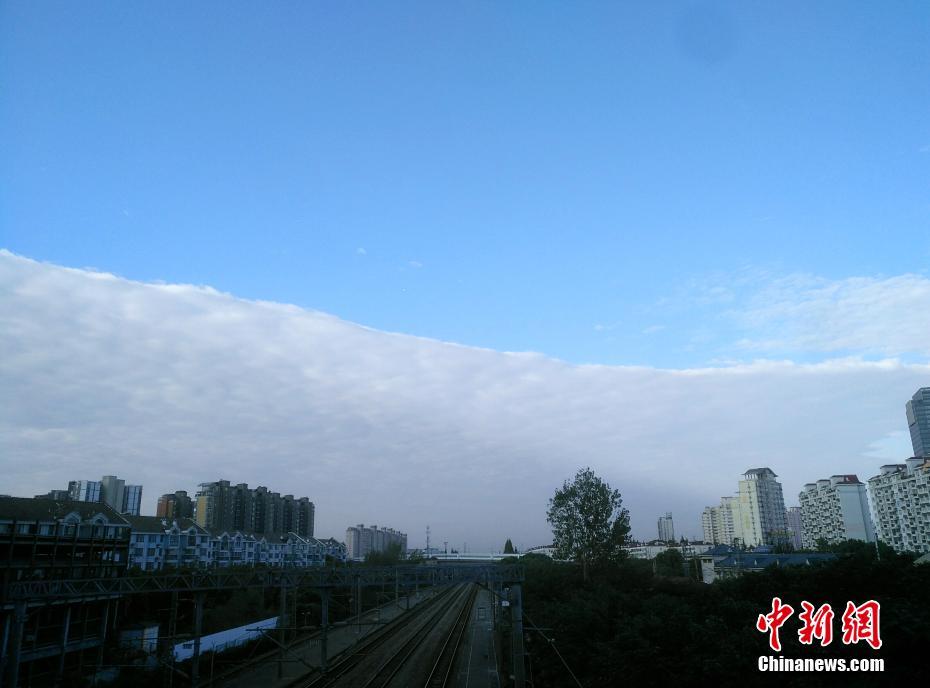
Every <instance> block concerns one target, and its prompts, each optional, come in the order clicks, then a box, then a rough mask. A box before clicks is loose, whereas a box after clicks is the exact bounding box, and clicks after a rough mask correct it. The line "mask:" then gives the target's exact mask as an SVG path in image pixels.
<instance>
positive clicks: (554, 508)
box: [547, 468, 630, 580]
mask: <svg viewBox="0 0 930 688" xmlns="http://www.w3.org/2000/svg"><path fill="white" fill-rule="evenodd" d="M547 519H548V521H549V523H550V524H551V525H552V536H553V545H554V547H555V550H556V556H558V557H559V558H562V559H573V560H575V561H580V562H581V564H582V569H583V572H584V579H585V580H587V579H588V566H589V565H590V564H592V563H596V562H602V561H610V560H616V559H620V558H622V556H623V550H622V549H621V547H622V546H623V545H624V544H625V543H626V542H627V539H628V537H629V533H630V514H629V512H628V511H627V510H626V509H624V508H623V500H622V499H621V497H620V491H619V490H612V489H611V488H610V485H608V484H607V483H605V482H604V481H603V480H601V479H600V478H599V477H598V476H597V475H595V474H594V471H592V470H591V469H590V468H584V469H581V470H579V471H578V472H577V473H576V474H575V478H574V480H572V481H571V482H568V481H567V480H566V481H565V483H564V484H563V485H562V488H561V489H559V490H556V491H555V495H553V497H552V499H550V500H549V511H548V513H547Z"/></svg>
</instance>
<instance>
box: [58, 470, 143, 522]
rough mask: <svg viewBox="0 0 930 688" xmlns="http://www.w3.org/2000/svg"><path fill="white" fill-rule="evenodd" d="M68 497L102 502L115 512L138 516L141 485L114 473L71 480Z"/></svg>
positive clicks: (83, 500)
mask: <svg viewBox="0 0 930 688" xmlns="http://www.w3.org/2000/svg"><path fill="white" fill-rule="evenodd" d="M54 492H56V491H55V490H53V491H52V492H49V494H50V495H51V494H53V493H54ZM68 498H69V499H72V500H74V501H76V502H103V503H104V504H106V505H107V506H109V507H110V508H112V509H113V510H114V511H116V512H117V513H120V514H132V515H134V516H138V515H139V513H140V510H141V506H142V486H141V485H127V484H126V481H125V480H120V479H119V478H117V477H116V476H115V475H105V476H103V477H102V478H101V479H100V480H72V481H70V482H69V483H68Z"/></svg>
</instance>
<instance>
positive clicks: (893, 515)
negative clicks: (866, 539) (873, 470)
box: [869, 457, 930, 552]
mask: <svg viewBox="0 0 930 688" xmlns="http://www.w3.org/2000/svg"><path fill="white" fill-rule="evenodd" d="M869 498H870V501H871V505H872V518H873V519H874V522H875V528H876V531H877V536H878V539H879V540H881V541H882V542H884V543H886V544H888V545H890V546H891V547H893V548H894V550H895V551H896V552H930V457H912V458H910V459H908V460H907V461H905V462H904V463H903V464H889V465H885V466H882V467H881V473H879V474H878V475H876V476H874V477H872V478H869Z"/></svg>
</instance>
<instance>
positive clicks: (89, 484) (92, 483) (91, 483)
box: [68, 480, 101, 502]
mask: <svg viewBox="0 0 930 688" xmlns="http://www.w3.org/2000/svg"><path fill="white" fill-rule="evenodd" d="M68 497H69V498H71V499H73V500H74V501H75V502H99V501H101V500H100V481H99V480H71V481H69V482H68Z"/></svg>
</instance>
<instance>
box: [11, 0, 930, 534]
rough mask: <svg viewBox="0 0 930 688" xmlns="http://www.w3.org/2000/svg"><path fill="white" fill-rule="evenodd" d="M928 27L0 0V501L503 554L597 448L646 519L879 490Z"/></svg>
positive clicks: (886, 16)
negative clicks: (313, 529)
mask: <svg viewBox="0 0 930 688" xmlns="http://www.w3.org/2000/svg"><path fill="white" fill-rule="evenodd" d="M928 21H930V6H927V5H926V4H924V3H910V2H905V3H903V4H902V5H901V7H899V8H898V10H897V11H895V12H888V11H886V10H885V8H884V7H880V6H874V7H873V6H865V5H863V6H857V7H854V8H850V7H848V3H843V2H841V1H840V0H824V2H822V3H818V4H816V5H809V6H807V5H806V6H803V7H789V8H785V7H781V6H775V5H772V6H762V5H758V6H756V5H749V4H746V3H716V4H713V5H710V4H705V3H696V4H695V3H690V2H672V3H669V4H667V5H658V4H647V3H644V4H641V5H637V4H632V3H631V4H618V3H601V4H598V3H595V4H594V5H591V6H588V5H582V4H578V3H565V4H562V5H553V6H548V7H545V8H540V7H535V6H533V7H530V6H523V5H520V4H515V5H483V6H469V7H457V6H446V5H441V4H436V3H424V2H409V3H408V2H399V3H391V4H390V5H389V6H388V5H385V6H380V5H378V4H364V3H363V6H360V7H358V8H349V7H342V6H333V7H329V6H324V5H313V4H306V3H303V4H296V5H287V6H281V7H275V8H273V9H272V8H265V7H256V6H251V5H249V4H246V3H211V2H206V3H204V4H202V5H197V6H186V5H185V6H178V7H175V8H172V10H171V11H165V10H164V8H162V7H159V6H154V5H152V6H140V7H134V8H132V10H128V9H126V8H124V7H122V6H119V4H118V3H117V4H113V3H110V2H106V1H104V0H100V1H97V0H91V1H90V2H86V3H81V5H80V6H79V7H78V6H71V5H68V4H63V3H51V4H47V3H4V4H0V46H2V59H0V82H2V83H3V84H4V88H3V89H0V149H2V150H3V151H4V154H3V155H2V156H0V405H2V406H3V408H4V410H6V409H10V411H9V412H8V413H4V414H0V456H2V457H4V458H3V459H2V461H3V464H2V468H3V469H4V476H5V477H4V486H3V491H4V492H15V493H18V494H25V495H31V494H38V493H41V492H44V491H47V490H50V489H61V488H62V487H63V485H60V483H59V480H58V478H57V476H59V475H60V473H61V469H62V468H63V467H67V468H68V473H69V475H70V474H73V475H74V476H76V477H86V476H94V475H101V474H113V475H131V476H134V477H133V481H134V482H135V483H138V484H142V485H144V486H145V491H144V493H143V495H142V498H143V513H147V514H150V513H154V509H155V500H156V499H157V498H158V496H159V495H161V494H164V493H170V492H173V491H175V490H178V489H184V490H187V491H189V493H190V494H191V495H193V494H194V492H195V491H196V486H197V485H198V484H200V483H202V482H204V481H209V480H216V479H217V478H218V477H219V476H221V475H222V476H226V477H228V478H230V479H232V480H235V481H237V482H239V481H241V482H247V483H249V484H250V485H277V486H280V487H286V490H284V491H286V492H292V493H294V494H301V495H308V496H309V497H310V499H312V500H313V501H314V502H315V503H316V505H317V508H318V510H319V521H318V524H317V525H318V527H319V528H320V530H321V532H324V533H327V534H331V535H338V534H339V533H342V532H343V531H344V529H345V528H346V527H347V526H349V525H351V524H353V523H359V522H365V523H370V522H376V523H392V524H395V526H396V527H399V528H401V529H403V530H404V531H405V532H408V533H410V536H411V544H417V543H418V541H419V540H420V538H422V531H423V529H424V527H425V524H426V523H430V524H431V525H432V526H433V528H434V529H435V532H436V533H437V536H438V537H442V538H443V539H448V540H449V541H454V542H462V543H464V541H466V540H467V541H468V542H469V543H470V546H472V547H476V548H477V547H478V546H479V544H480V546H481V547H482V548H487V549H492V548H499V547H500V546H501V543H502V542H503V540H504V539H506V538H507V537H510V538H512V539H513V541H514V543H515V544H517V545H522V546H524V547H526V546H533V545H538V544H544V543H545V542H546V541H547V540H548V528H547V525H546V522H545V512H546V503H547V500H548V499H549V497H551V495H552V493H553V492H554V490H555V489H556V488H557V487H558V486H560V485H561V484H562V482H563V481H564V480H565V479H566V478H567V477H569V476H571V475H573V474H574V473H575V472H576V471H577V470H578V469H579V468H581V467H584V466H590V467H591V468H592V469H593V470H595V471H596V472H597V473H598V474H599V475H602V476H603V477H604V479H605V480H607V481H608V482H609V483H610V484H611V485H613V486H614V487H615V488H617V489H619V490H620V491H621V492H622V493H623V497H624V502H625V505H626V506H627V507H628V508H629V509H630V512H631V518H632V523H631V525H632V530H633V534H634V536H636V537H637V538H639V539H643V540H647V539H650V538H651V535H652V534H653V533H654V532H655V530H656V518H657V517H658V516H660V515H661V514H662V513H664V512H666V511H671V512H673V513H674V514H675V519H676V526H677V528H676V535H679V534H680V535H685V536H687V537H696V536H699V535H700V533H701V530H702V524H701V512H702V509H703V508H704V507H705V506H707V505H708V504H716V503H717V501H718V500H719V498H720V496H721V494H726V491H727V490H728V489H729V486H730V485H731V484H732V481H733V479H734V477H735V476H738V475H742V474H743V472H744V471H746V470H747V469H748V468H751V467H758V466H770V467H772V469H773V470H774V471H775V472H776V473H778V475H779V476H780V477H781V480H782V483H783V485H784V490H785V494H786V495H787V496H788V502H787V503H788V504H789V505H791V504H793V503H796V497H795V495H797V494H799V492H800V491H801V489H802V487H803V485H804V484H805V483H807V482H809V481H811V480H814V479H817V478H819V477H823V476H830V475H834V474H856V475H858V476H860V478H861V479H863V480H867V479H868V477H869V476H872V475H874V474H875V470H876V467H877V466H880V465H882V464H885V463H900V462H901V461H904V460H905V459H906V458H907V456H909V455H910V451H911V450H910V438H909V430H908V426H907V424H906V423H905V421H904V418H903V415H904V414H903V408H902V407H903V403H904V402H905V401H906V400H907V399H909V398H911V397H912V396H913V395H914V391H915V390H916V389H919V388H922V387H926V386H928V385H930V341H928V338H927V336H926V332H927V326H926V313H927V312H930V268H928V266H930V231H928V229H927V227H928V220H930V216H928V206H927V202H926V189H927V185H928V182H930V135H928V131H927V128H926V116H925V115H926V112H927V111H928V110H930V89H928V87H927V79H926V73H925V71H926V70H925V69H924V65H926V64H927V63H928V61H930V43H928V42H927V41H926V40H925V35H924V33H925V32H924V27H925V26H926V25H927V22H928ZM153 55H157V56H159V59H158V60H154V61H153V59H152V56H153ZM7 457H15V458H7ZM175 476H177V477H182V476H183V479H180V480H178V479H176V478H175ZM419 544H423V543H422V542H420V543H419Z"/></svg>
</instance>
